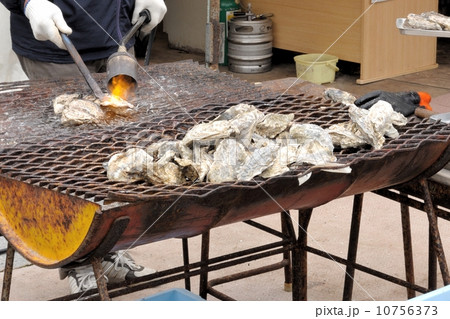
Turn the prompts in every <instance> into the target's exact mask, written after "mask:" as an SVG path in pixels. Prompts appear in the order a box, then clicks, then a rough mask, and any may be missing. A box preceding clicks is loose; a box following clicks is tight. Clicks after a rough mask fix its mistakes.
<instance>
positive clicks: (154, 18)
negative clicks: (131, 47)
mask: <svg viewBox="0 0 450 319" xmlns="http://www.w3.org/2000/svg"><path fill="white" fill-rule="evenodd" d="M144 9H147V10H148V11H150V15H151V21H150V23H147V24H146V25H143V26H142V28H141V31H140V33H139V37H140V38H141V39H143V38H145V36H146V35H148V34H150V32H151V31H152V30H153V28H155V27H156V26H157V25H158V24H159V23H160V22H161V21H162V19H163V18H164V15H165V14H166V12H167V7H166V4H165V3H164V0H136V3H135V5H134V11H133V18H132V19H131V23H132V24H135V23H136V22H137V20H138V19H139V13H140V12H141V11H142V10H144Z"/></svg>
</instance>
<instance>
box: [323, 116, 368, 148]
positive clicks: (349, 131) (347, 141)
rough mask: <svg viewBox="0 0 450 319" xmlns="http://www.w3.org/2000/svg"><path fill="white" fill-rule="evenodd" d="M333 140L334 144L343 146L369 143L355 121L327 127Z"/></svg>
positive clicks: (354, 146)
mask: <svg viewBox="0 0 450 319" xmlns="http://www.w3.org/2000/svg"><path fill="white" fill-rule="evenodd" d="M325 130H326V131H327V132H328V134H329V135H330V136H331V139H332V140H333V145H335V146H339V147H341V148H352V147H353V148H357V147H360V146H363V145H365V144H367V142H366V140H365V139H364V136H363V135H362V134H361V132H360V131H359V128H358V125H356V123H354V122H344V123H339V124H333V125H331V126H330V127H329V128H327V129H325Z"/></svg>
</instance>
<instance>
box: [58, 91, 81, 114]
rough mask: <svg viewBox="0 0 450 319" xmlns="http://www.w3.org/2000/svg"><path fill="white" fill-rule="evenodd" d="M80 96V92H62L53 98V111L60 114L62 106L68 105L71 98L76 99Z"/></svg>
mask: <svg viewBox="0 0 450 319" xmlns="http://www.w3.org/2000/svg"><path fill="white" fill-rule="evenodd" d="M80 97H81V95H80V94H77V93H74V94H62V95H59V96H57V97H56V98H55V99H54V100H53V111H54V112H55V114H61V113H62V111H63V110H64V108H65V107H66V106H67V105H69V103H70V102H72V101H73V100H78V99H79V98H80Z"/></svg>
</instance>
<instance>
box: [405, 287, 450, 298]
mask: <svg viewBox="0 0 450 319" xmlns="http://www.w3.org/2000/svg"><path fill="white" fill-rule="evenodd" d="M409 300H410V301H450V285H448V286H444V287H442V288H439V289H436V290H433V291H430V292H427V293H426V294H423V295H420V296H418V297H415V298H412V299H409Z"/></svg>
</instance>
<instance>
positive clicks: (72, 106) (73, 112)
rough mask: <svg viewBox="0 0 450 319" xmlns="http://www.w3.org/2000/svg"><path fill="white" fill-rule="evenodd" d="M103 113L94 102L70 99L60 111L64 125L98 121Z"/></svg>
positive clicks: (102, 117)
mask: <svg viewBox="0 0 450 319" xmlns="http://www.w3.org/2000/svg"><path fill="white" fill-rule="evenodd" d="M104 116H105V114H104V113H103V111H102V109H101V108H100V107H99V106H98V105H97V104H95V103H94V102H90V101H86V100H80V99H76V100H72V101H71V102H70V103H69V104H68V105H67V106H65V107H64V108H63V109H62V111H61V123H62V124H65V125H81V124H89V123H100V122H101V121H102V120H103V119H104Z"/></svg>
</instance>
